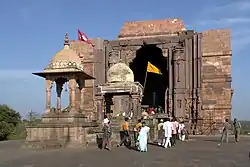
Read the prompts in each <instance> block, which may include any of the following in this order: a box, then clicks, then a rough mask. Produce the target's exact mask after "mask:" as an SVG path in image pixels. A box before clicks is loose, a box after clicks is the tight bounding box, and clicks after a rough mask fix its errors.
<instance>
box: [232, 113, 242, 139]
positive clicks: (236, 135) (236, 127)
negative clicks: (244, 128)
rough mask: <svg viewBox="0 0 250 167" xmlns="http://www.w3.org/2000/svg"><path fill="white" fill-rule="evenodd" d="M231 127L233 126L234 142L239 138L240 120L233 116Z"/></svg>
mask: <svg viewBox="0 0 250 167" xmlns="http://www.w3.org/2000/svg"><path fill="white" fill-rule="evenodd" d="M233 127H234V140H235V142H236V143H238V142H239V140H240V129H241V124H240V122H238V121H237V119H236V118H234V122H233Z"/></svg>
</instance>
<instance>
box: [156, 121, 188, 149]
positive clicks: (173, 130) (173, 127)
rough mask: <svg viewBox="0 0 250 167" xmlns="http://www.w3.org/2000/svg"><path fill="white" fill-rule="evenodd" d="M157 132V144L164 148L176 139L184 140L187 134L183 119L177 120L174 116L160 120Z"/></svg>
mask: <svg viewBox="0 0 250 167" xmlns="http://www.w3.org/2000/svg"><path fill="white" fill-rule="evenodd" d="M158 134H159V140H158V145H160V146H163V147H165V148H168V147H172V146H175V145H176V140H178V139H179V140H180V141H184V140H185V139H186V137H187V136H188V131H187V130H186V127H185V124H184V121H180V122H178V121H177V119H176V118H175V117H174V118H172V119H171V118H166V119H165V121H164V120H163V119H161V120H160V123H159V124H158Z"/></svg>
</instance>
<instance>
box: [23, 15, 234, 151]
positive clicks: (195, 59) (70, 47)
mask: <svg viewBox="0 0 250 167" xmlns="http://www.w3.org/2000/svg"><path fill="white" fill-rule="evenodd" d="M230 35H231V31H230V30H227V29H220V30H207V31H204V32H195V31H194V30H187V29H186V28H185V25H184V23H183V21H182V20H181V19H166V20H152V21H137V22H126V23H124V25H123V27H122V28H121V31H120V34H119V35H118V38H117V39H116V40H104V39H101V38H96V39H92V42H93V43H94V44H95V46H94V47H92V46H91V45H89V44H87V43H85V42H81V41H76V40H71V41H69V39H68V35H67V34H66V35H65V41H64V48H63V49H62V50H61V51H59V52H58V53H57V54H56V55H55V56H54V57H53V59H52V61H51V63H50V64H49V65H48V66H47V67H46V68H45V69H44V71H42V72H36V73H33V74H34V75H37V76H40V77H43V78H44V79H45V83H46V84H45V86H46V110H45V112H44V115H43V118H42V124H39V125H37V126H27V132H28V133H27V139H26V141H27V142H28V143H29V144H30V143H31V144H32V143H35V144H37V143H40V145H42V144H41V143H43V145H48V143H49V142H48V141H60V142H59V143H60V144H59V145H60V146H62V145H67V146H76V145H80V146H83V145H84V146H86V145H88V144H90V143H94V141H95V139H96V136H98V134H100V133H101V132H100V127H101V121H102V120H103V116H104V114H107V115H109V116H110V118H112V119H113V123H114V124H113V125H114V126H115V125H116V123H118V122H117V120H119V119H120V118H121V117H122V116H127V117H129V118H131V124H133V123H134V122H135V121H136V119H138V118H140V117H141V113H142V109H143V106H144V107H145V106H148V107H149V106H153V107H161V108H163V112H162V113H156V114H154V115H153V116H151V117H150V118H149V119H151V120H152V121H151V126H153V127H154V126H155V125H156V123H157V119H159V118H163V117H167V116H174V117H177V118H179V119H184V120H186V121H191V122H192V131H193V134H215V133H216V132H217V131H218V127H219V126H220V125H221V123H222V122H223V121H224V120H225V118H229V119H231V109H232V105H231V102H232V95H233V89H232V88H231V82H232V78H231V56H232V50H231V39H230V38H231V37H230ZM149 62H150V63H152V64H153V65H154V66H156V67H157V68H159V70H160V71H161V74H154V73H147V64H148V63H149ZM66 82H68V83H69V84H68V85H69V106H68V107H67V108H65V109H62V108H61V92H62V89H63V85H64V84H65V83H66ZM53 83H55V85H56V91H57V105H56V107H55V110H52V109H51V108H52V106H51V88H52V85H53ZM152 129H154V128H152ZM151 134H152V135H153V138H156V137H155V136H154V132H152V133H151ZM45 141H46V142H45ZM52 143H55V142H52ZM62 143H64V144H62ZM44 147H45V146H44Z"/></svg>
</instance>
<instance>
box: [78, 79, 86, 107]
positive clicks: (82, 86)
mask: <svg viewBox="0 0 250 167" xmlns="http://www.w3.org/2000/svg"><path fill="white" fill-rule="evenodd" d="M79 87H80V91H81V95H80V110H81V111H83V110H84V91H85V81H84V80H82V81H81V82H80V83H79Z"/></svg>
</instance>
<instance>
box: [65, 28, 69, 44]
mask: <svg viewBox="0 0 250 167" xmlns="http://www.w3.org/2000/svg"><path fill="white" fill-rule="evenodd" d="M64 48H69V35H68V33H67V32H66V34H65V36H64Z"/></svg>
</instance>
